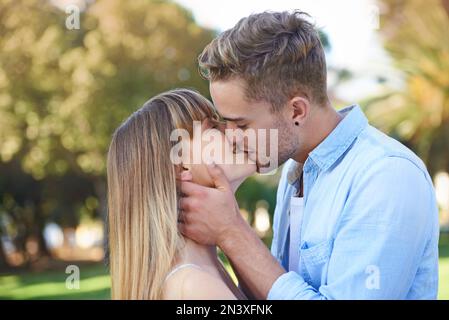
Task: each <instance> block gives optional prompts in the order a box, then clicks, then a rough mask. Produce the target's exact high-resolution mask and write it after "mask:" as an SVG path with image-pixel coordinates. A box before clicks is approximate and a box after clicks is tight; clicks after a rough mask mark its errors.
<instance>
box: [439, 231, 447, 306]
mask: <svg viewBox="0 0 449 320" xmlns="http://www.w3.org/2000/svg"><path fill="white" fill-rule="evenodd" d="M439 271H440V275H439V277H440V278H439V279H440V283H439V290H438V299H441V300H449V234H444V235H443V234H442V235H441V237H440V260H439Z"/></svg>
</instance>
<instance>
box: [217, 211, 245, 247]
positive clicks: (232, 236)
mask: <svg viewBox="0 0 449 320" xmlns="http://www.w3.org/2000/svg"><path fill="white" fill-rule="evenodd" d="M233 220H234V221H233V222H232V223H231V224H230V225H229V227H228V228H227V230H225V231H224V232H223V233H222V235H221V236H220V237H219V238H218V239H217V245H218V246H219V247H220V249H221V250H223V252H225V253H226V252H228V251H229V250H232V248H235V247H236V244H238V243H239V242H241V239H243V237H242V236H243V235H244V234H245V233H246V232H248V230H249V231H251V228H250V227H249V225H248V223H246V221H245V220H244V219H243V217H242V216H241V215H240V212H238V214H237V215H236V216H235V219H233Z"/></svg>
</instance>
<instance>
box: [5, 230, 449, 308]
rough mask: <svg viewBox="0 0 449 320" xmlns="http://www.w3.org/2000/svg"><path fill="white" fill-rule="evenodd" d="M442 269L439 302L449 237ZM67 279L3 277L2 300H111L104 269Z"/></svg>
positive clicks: (446, 283)
mask: <svg viewBox="0 0 449 320" xmlns="http://www.w3.org/2000/svg"><path fill="white" fill-rule="evenodd" d="M225 262H226V261H225ZM439 266H440V268H439V269H440V286H439V292H438V299H443V300H449V235H447V234H446V235H444V236H441V238H440V263H439ZM226 267H228V268H229V265H228V264H227V263H226ZM67 276H68V275H67V274H65V272H64V270H60V271H48V272H41V273H21V274H12V275H3V276H0V299H99V300H103V299H110V279H109V275H108V271H107V269H106V267H105V266H104V265H102V264H97V265H88V266H80V289H67V288H66V285H65V281H66V278H67Z"/></svg>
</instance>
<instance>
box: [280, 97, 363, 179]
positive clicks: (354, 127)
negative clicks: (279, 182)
mask: <svg viewBox="0 0 449 320" xmlns="http://www.w3.org/2000/svg"><path fill="white" fill-rule="evenodd" d="M339 113H340V114H341V115H342V116H343V119H342V120H341V121H340V123H339V124H338V125H337V127H335V129H334V130H332V132H331V133H330V134H329V135H328V136H327V137H326V139H324V140H323V141H322V142H321V143H320V144H319V145H318V146H317V147H316V148H315V149H313V150H312V152H311V153H309V158H310V159H312V161H313V162H314V163H315V164H316V165H317V166H318V167H319V168H320V170H322V171H324V170H327V169H328V168H330V167H331V166H332V165H333V164H334V163H335V162H336V161H337V160H338V159H339V158H340V157H341V156H342V155H343V154H344V153H345V152H346V151H347V150H348V148H349V147H350V146H351V144H352V143H353V142H354V140H355V139H356V138H357V136H358V135H359V134H360V132H362V130H363V129H364V128H365V127H366V126H367V124H368V120H367V119H366V117H365V115H364V114H363V111H362V110H361V109H360V106H358V105H352V106H349V107H346V108H344V109H342V110H340V111H339ZM303 167H304V165H303V164H302V163H298V162H295V163H294V165H292V166H291V167H290V169H289V171H288V173H287V180H288V182H289V183H290V184H294V183H295V182H296V180H298V178H299V177H300V175H301V172H302V170H303Z"/></svg>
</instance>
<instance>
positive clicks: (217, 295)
mask: <svg viewBox="0 0 449 320" xmlns="http://www.w3.org/2000/svg"><path fill="white" fill-rule="evenodd" d="M163 291H164V299H168V300H235V299H236V297H235V295H234V294H233V293H232V291H231V290H230V289H229V288H228V286H227V285H226V283H225V282H224V281H223V280H222V279H220V278H218V277H216V276H214V275H212V274H210V273H209V272H207V271H205V270H203V269H200V268H194V267H188V268H184V269H182V270H179V271H177V272H176V273H175V274H173V275H172V276H171V277H170V278H169V279H167V281H166V282H165V284H164V290H163Z"/></svg>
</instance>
